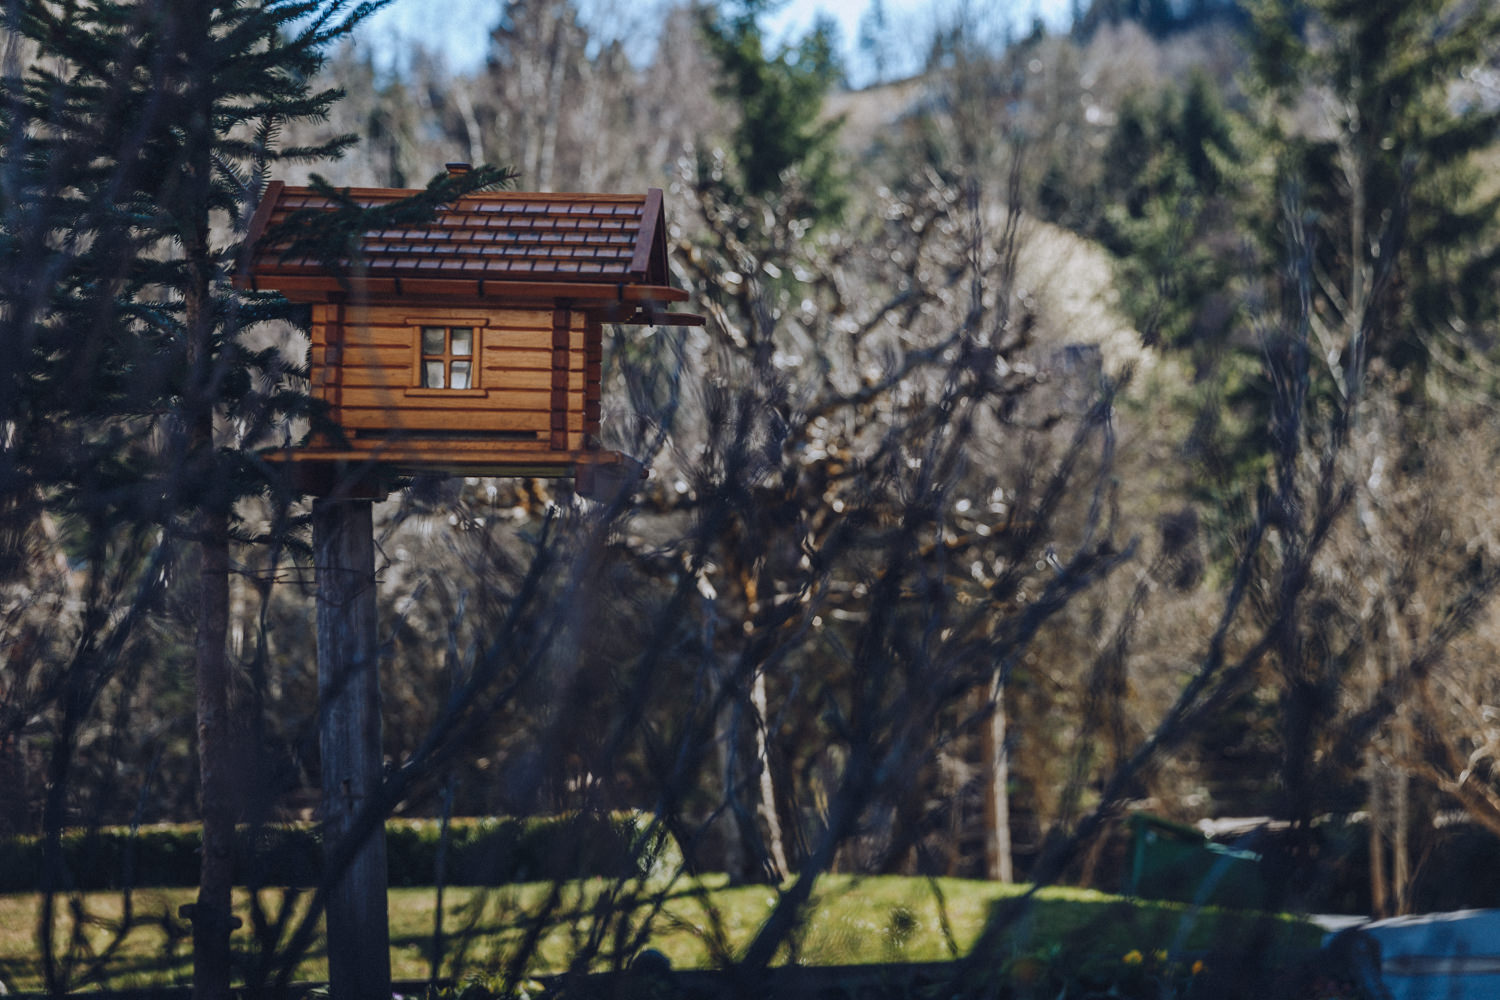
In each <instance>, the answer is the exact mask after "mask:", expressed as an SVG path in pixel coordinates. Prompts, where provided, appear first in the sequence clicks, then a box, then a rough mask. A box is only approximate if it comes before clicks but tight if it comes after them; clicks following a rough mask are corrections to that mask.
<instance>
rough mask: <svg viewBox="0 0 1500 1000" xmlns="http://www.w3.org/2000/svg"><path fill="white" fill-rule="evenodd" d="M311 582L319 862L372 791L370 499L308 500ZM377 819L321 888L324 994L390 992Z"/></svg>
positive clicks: (376, 685) (375, 758)
mask: <svg viewBox="0 0 1500 1000" xmlns="http://www.w3.org/2000/svg"><path fill="white" fill-rule="evenodd" d="M313 550H314V557H313V558H314V560H315V563H316V570H317V582H318V701H319V720H320V732H319V746H320V748H321V751H322V756H323V822H324V859H325V863H333V862H335V860H336V856H337V855H338V854H339V853H340V852H341V851H342V850H347V849H348V848H347V842H348V839H349V838H350V836H351V835H352V836H357V835H358V834H359V831H358V830H356V829H355V828H354V825H355V822H356V819H357V817H358V816H359V813H360V811H361V810H362V809H363V808H364V807H365V806H366V804H367V803H368V802H369V801H371V799H372V798H373V797H374V796H375V794H376V793H377V792H378V790H379V788H380V779H381V767H382V760H381V749H380V672H379V651H378V648H377V629H376V622H377V618H376V607H375V538H374V518H373V503H372V502H371V501H370V500H367V499H357V500H347V499H329V498H319V499H317V500H314V501H313ZM383 820H384V818H383V817H381V818H380V821H378V822H374V823H373V824H368V825H369V830H368V833H367V835H366V836H365V837H364V838H363V843H361V844H359V846H358V849H357V851H356V852H355V853H354V855H353V859H352V860H351V861H350V862H349V863H348V865H347V866H346V867H344V869H343V871H342V872H334V871H332V869H330V874H332V875H336V876H337V877H336V878H335V880H334V882H333V884H332V886H331V887H330V891H329V894H328V910H327V918H328V978H329V983H330V987H331V995H332V997H333V998H334V1000H368V998H381V997H389V996H390V995H391V946H390V923H389V917H388V914H387V908H386V859H385V823H384V821H383Z"/></svg>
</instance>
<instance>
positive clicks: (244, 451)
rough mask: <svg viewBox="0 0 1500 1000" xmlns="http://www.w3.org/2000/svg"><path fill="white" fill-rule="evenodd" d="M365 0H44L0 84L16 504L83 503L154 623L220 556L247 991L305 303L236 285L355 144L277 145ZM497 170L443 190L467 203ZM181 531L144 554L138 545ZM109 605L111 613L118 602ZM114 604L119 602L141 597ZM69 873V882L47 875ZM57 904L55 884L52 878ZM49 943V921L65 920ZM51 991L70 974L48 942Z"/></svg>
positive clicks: (88, 545) (221, 941)
mask: <svg viewBox="0 0 1500 1000" xmlns="http://www.w3.org/2000/svg"><path fill="white" fill-rule="evenodd" d="M382 5H383V3H382V2H375V3H364V4H361V5H359V6H358V7H355V8H353V9H352V10H350V9H348V5H347V3H346V2H345V0H178V2H174V3H171V4H158V3H153V2H148V0H83V2H70V3H57V2H52V0H24V2H14V3H10V4H8V5H7V6H6V8H5V19H6V20H5V26H6V28H7V29H8V30H9V31H10V32H12V33H13V34H14V35H15V36H17V37H18V38H20V39H23V40H24V43H23V44H27V45H29V46H31V47H32V50H33V52H34V53H35V55H36V58H34V59H32V60H31V61H30V65H29V68H28V69H27V71H26V72H25V73H24V75H23V74H22V73H20V72H19V70H18V68H17V69H15V70H14V71H12V72H10V73H8V74H7V75H6V77H5V79H4V82H3V93H0V115H3V121H0V125H3V127H4V130H5V135H6V137H7V143H6V146H5V148H4V152H3V159H0V259H3V261H4V265H5V266H4V267H3V269H0V270H3V272H4V273H3V276H0V303H3V308H0V323H3V326H4V332H5V337H6V343H7V345H8V347H9V350H8V351H7V352H6V353H5V362H4V363H5V366H6V367H5V369H4V371H3V373H0V374H3V376H4V378H3V382H0V420H3V421H5V422H6V426H8V427H10V428H12V432H11V433H9V434H8V435H7V438H6V441H5V444H4V448H3V452H0V462H3V473H4V475H3V477H0V478H3V482H0V488H3V489H4V490H5V491H6V494H7V496H6V503H5V504H4V508H3V509H4V510H5V511H6V512H7V514H8V515H10V516H13V517H17V518H25V517H28V516H34V514H35V513H36V512H37V511H39V510H42V509H52V510H56V511H58V512H60V513H61V514H63V515H65V516H66V517H68V518H69V519H70V521H71V522H72V523H75V524H78V525H79V526H80V527H79V532H80V535H79V538H80V541H79V544H80V545H81V546H82V548H83V551H84V552H85V553H86V554H87V558H89V559H90V560H92V561H94V563H95V566H94V571H96V572H103V570H104V567H103V566H102V564H103V563H105V562H106V561H107V560H112V561H113V565H111V566H109V567H108V569H109V571H110V572H129V571H130V570H131V569H132V568H134V570H135V571H136V572H135V574H134V580H135V582H134V583H133V584H132V586H131V587H129V588H125V587H122V588H119V592H120V593H121V595H122V598H121V600H122V601H123V602H124V604H125V610H127V611H128V614H126V615H125V616H124V617H123V618H122V619H120V620H121V621H123V622H125V623H126V624H128V625H134V626H136V627H138V626H139V623H140V622H141V621H142V620H143V619H144V617H145V616H148V615H149V614H150V613H151V612H152V611H153V609H155V608H156V607H157V606H158V604H159V602H160V600H161V598H162V595H163V593H164V590H165V587H166V585H167V582H168V580H169V576H168V574H166V573H165V572H164V571H163V566H164V565H166V564H168V563H170V562H171V561H172V560H173V558H174V555H173V553H174V552H175V551H176V550H177V549H178V548H179V547H181V545H182V543H184V542H189V543H191V544H192V546H193V547H194V548H195V549H196V553H197V563H198V569H197V590H198V600H197V610H196V616H195V617H196V625H195V627H196V642H195V648H196V652H195V661H196V666H195V676H196V690H197V699H198V703H197V723H198V724H197V735H198V755H199V771H200V778H201V803H200V807H201V810H202V815H203V825H204V837H203V842H204V850H203V859H202V865H203V867H202V878H201V883H200V889H199V897H198V901H197V903H196V904H195V907H194V910H193V933H194V989H195V993H196V995H199V996H224V995H227V993H228V988H229V975H230V952H229V931H230V913H229V902H230V900H229V888H230V880H231V871H230V860H231V859H230V853H231V845H232V838H233V829H234V822H235V815H234V812H233V807H232V805H231V800H230V798H229V792H230V789H231V786H232V785H233V783H234V782H235V779H236V774H235V773H234V763H235V762H234V761H232V760H231V759H230V757H229V752H228V751H229V743H228V737H229V733H228V712H229V700H228V692H229V690H230V687H231V674H230V670H229V663H228V660H227V655H226V647H225V641H226V631H227V614H228V573H229V567H230V545H231V542H232V541H233V540H235V539H236V538H243V535H244V532H243V528H242V526H240V525H237V524H236V523H235V520H234V513H235V504H236V501H237V500H239V499H240V498H241V497H243V496H245V495H247V494H248V493H252V492H255V491H257V490H259V489H260V488H261V483H262V474H261V470H260V463H259V461H258V460H257V459H256V458H255V456H254V453H253V448H254V447H255V446H256V445H258V444H265V443H270V442H271V441H272V438H271V435H272V432H273V431H276V430H278V429H279V428H280V426H281V423H280V422H281V420H282V419H283V418H284V417H285V415H286V414H288V413H290V412H294V411H301V410H303V409H305V398H304V397H303V396H302V395H301V394H300V393H297V392H294V391H291V390H290V389H289V388H288V387H287V383H286V380H285V378H284V376H285V375H287V374H288V372H287V370H286V369H287V366H286V365H285V364H284V363H283V361H282V359H281V355H280V353H279V352H278V351H277V350H276V349H274V348H272V349H268V350H263V351H254V350H250V349H248V348H247V347H246V346H245V342H244V340H243V334H244V333H245V332H246V331H247V330H248V329H249V328H250V327H252V326H254V325H256V324H258V323H261V322H262V321H265V320H268V319H273V318H281V319H286V318H288V317H290V316H291V315H293V314H292V313H291V312H290V310H289V309H288V307H287V305H286V303H284V302H282V301H280V300H279V299H277V298H275V297H270V296H257V295H246V294H243V293H239V292H236V291H235V290H233V288H232V279H233V277H234V275H235V273H236V271H237V270H239V269H240V268H242V267H244V266H245V265H246V263H247V261H248V256H247V254H246V252H245V251H246V250H247V249H248V248H247V247H246V246H245V245H244V243H243V233H244V230H245V226H246V224H247V222H248V219H249V216H250V214H251V212H252V210H253V208H254V206H255V203H256V200H257V198H258V196H259V194H260V192H261V190H262V188H263V187H264V185H265V183H266V180H267V177H268V173H269V171H270V170H271V169H272V167H273V166H274V165H276V164H278V163H285V162H289V161H293V162H295V161H310V160H316V159H321V158H325V157H328V156H332V155H336V154H337V153H338V152H339V151H340V150H342V149H343V148H344V147H345V146H346V145H348V144H349V143H350V142H351V141H352V139H351V138H350V137H342V138H337V139H334V140H331V141H329V142H326V143H323V144H320V145H317V146H312V147H292V148H284V147H280V146H279V145H278V137H279V133H280V130H281V128H282V126H283V125H284V124H285V123H288V122H295V121H299V120H303V121H305V120H318V119H321V118H322V117H323V116H324V115H325V114H326V112H327V110H328V108H329V106H330V105H331V104H332V102H333V101H335V100H336V99H337V98H338V96H339V94H338V92H337V91H335V90H332V89H318V88H315V87H314V86H313V84H312V81H313V79H314V78H315V76H316V74H317V71H318V69H319V67H320V66H321V64H322V61H323V54H324V52H325V50H326V49H327V47H328V46H329V44H330V43H332V42H333V41H335V40H337V39H339V38H341V37H343V36H345V35H347V33H348V32H349V31H350V30H351V28H352V27H353V26H354V25H355V24H356V23H357V22H358V21H359V20H361V19H362V18H363V17H365V16H366V15H368V14H369V13H371V12H373V11H374V10H375V9H378V8H379V7H380V6H382ZM494 179H495V178H494V176H493V174H492V172H488V171H478V172H475V173H474V174H473V175H471V176H470V177H468V178H465V179H464V180H462V181H456V182H447V183H443V184H437V185H435V186H434V189H433V190H432V191H430V192H429V196H430V197H429V200H432V199H436V200H445V199H447V200H451V198H452V197H453V196H456V195H457V194H459V193H461V192H462V189H464V188H466V187H472V186H477V185H480V184H485V183H489V182H490V181H493V180H494ZM153 526H155V527H158V528H160V529H165V530H160V531H157V532H156V537H157V539H158V542H157V545H156V548H155V551H154V552H152V554H151V555H150V557H149V558H137V560H136V563H135V564H134V566H133V567H132V564H130V563H122V562H121V561H120V559H119V557H118V555H117V553H118V551H119V548H120V546H119V544H118V539H119V538H121V537H122V536H124V537H136V536H138V535H139V534H140V532H141V531H142V529H143V528H144V529H147V530H150V529H152V527H153ZM109 610H110V609H101V614H100V618H101V621H108V620H111V614H105V613H103V612H105V611H109ZM114 617H116V618H118V617H119V616H118V615H115V616H114ZM125 638H128V636H122V635H121V633H120V631H119V629H118V628H116V629H115V631H114V632H112V633H110V634H109V635H107V636H101V637H99V638H96V637H94V636H93V635H86V636H85V639H84V646H83V652H81V653H80V654H79V655H76V656H75V657H74V659H73V660H72V661H71V662H70V663H69V664H67V666H66V669H65V670H64V671H63V676H62V679H61V683H62V685H63V687H64V689H65V691H66V695H65V696H64V697H63V698H62V701H63V703H64V706H65V707H64V711H63V723H62V731H61V734H60V735H61V737H62V738H61V739H59V740H58V741H57V742H56V744H55V745H54V747H53V754H54V763H53V766H52V774H51V777H52V778H53V779H54V780H53V781H52V783H51V786H50V788H49V798H48V803H47V812H48V815H47V817H46V829H47V834H48V836H49V844H50V845H51V846H52V850H51V853H50V855H49V862H50V863H49V871H51V870H54V869H55V867H56V861H57V852H56V849H55V847H56V843H57V838H58V835H59V833H60V829H61V825H62V822H63V817H64V815H65V810H66V805H67V801H66V796H67V794H68V782H67V780H66V779H67V776H68V768H69V761H70V758H71V755H72V754H73V752H74V749H75V747H74V742H75V741H76V738H77V736H78V731H79V729H80V727H81V725H82V720H83V718H84V717H85V716H86V715H87V714H88V713H89V712H90V711H91V710H92V705H93V702H94V700H95V699H96V698H97V697H98V695H99V692H100V691H101V690H102V688H103V686H104V684H105V683H106V682H107V681H108V680H109V679H110V677H111V676H112V675H113V674H114V673H117V672H118V671H119V670H120V669H121V661H122V656H123V651H124V650H125V649H126V648H127V647H126V644H125V642H124V639H125ZM44 884H46V885H48V886H51V887H57V886H58V885H60V883H59V881H58V880H57V878H55V877H51V876H49V881H47V882H46V883H44ZM47 902H48V905H50V902H51V895H50V893H49V894H48V896H47ZM41 926H42V929H43V930H42V933H43V935H44V937H45V936H46V935H47V934H48V933H49V930H50V926H51V920H50V916H48V917H45V918H44V919H43V920H42V922H41ZM43 943H44V948H43V951H44V955H43V960H44V963H45V968H46V973H47V981H48V987H49V989H52V990H55V991H61V990H63V989H65V988H66V983H65V982H64V981H63V979H62V973H61V971H60V970H58V969H57V967H56V966H55V964H54V963H53V962H52V960H51V958H52V956H51V946H50V941H44V942H43Z"/></svg>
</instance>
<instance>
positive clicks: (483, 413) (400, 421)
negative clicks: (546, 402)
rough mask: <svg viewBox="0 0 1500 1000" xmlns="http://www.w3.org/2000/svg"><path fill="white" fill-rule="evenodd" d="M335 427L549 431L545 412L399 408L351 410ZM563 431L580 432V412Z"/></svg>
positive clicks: (340, 416)
mask: <svg viewBox="0 0 1500 1000" xmlns="http://www.w3.org/2000/svg"><path fill="white" fill-rule="evenodd" d="M338 421H339V424H340V425H341V426H342V427H343V428H344V429H345V430H350V431H443V432H452V433H469V432H485V431H495V432H504V431H547V432H551V431H552V430H553V424H552V414H551V412H550V411H549V410H545V409H543V410H440V409H416V408H410V407H402V408H401V409H392V408H389V407H376V408H364V407H351V406H349V405H347V404H346V405H344V406H342V407H340V409H339V412H338ZM565 421H566V429H567V430H570V431H572V430H576V431H579V432H582V431H583V429H584V418H583V413H582V411H581V410H574V411H570V412H568V413H567V414H566V417H565Z"/></svg>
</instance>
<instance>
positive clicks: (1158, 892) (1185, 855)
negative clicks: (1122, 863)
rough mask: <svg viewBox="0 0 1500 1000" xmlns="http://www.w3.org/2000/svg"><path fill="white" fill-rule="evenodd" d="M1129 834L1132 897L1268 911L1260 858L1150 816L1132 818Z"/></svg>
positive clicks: (1181, 825) (1129, 887)
mask: <svg viewBox="0 0 1500 1000" xmlns="http://www.w3.org/2000/svg"><path fill="white" fill-rule="evenodd" d="M1130 834H1131V844H1132V851H1131V865H1130V884H1129V885H1128V886H1127V887H1126V890H1125V891H1126V893H1127V894H1128V895H1131V896H1138V897H1141V898H1144V899H1170V900H1176V901H1177V902H1182V903H1197V904H1200V905H1211V906H1224V907H1229V908H1232V909H1237V910H1259V909H1263V908H1264V907H1265V904H1266V898H1267V892H1266V880H1265V873H1264V870H1263V869H1262V867H1261V862H1260V855H1258V854H1255V853H1253V852H1251V851H1238V850H1235V849H1233V848H1230V847H1225V846H1224V845H1222V844H1215V843H1213V842H1212V841H1210V840H1209V839H1208V838H1207V837H1205V836H1204V835H1203V834H1202V833H1200V832H1199V831H1198V830H1195V829H1193V828H1192V827H1190V826H1186V825H1184V824H1182V823H1174V822H1172V821H1171V820H1166V819H1162V818H1161V817H1159V816H1152V815H1150V814H1148V813H1136V814H1135V815H1133V816H1131V817H1130Z"/></svg>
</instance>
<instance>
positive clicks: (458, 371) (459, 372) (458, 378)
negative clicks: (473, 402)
mask: <svg viewBox="0 0 1500 1000" xmlns="http://www.w3.org/2000/svg"><path fill="white" fill-rule="evenodd" d="M469 365H470V362H468V361H455V362H453V388H455V389H467V388H468V387H469Z"/></svg>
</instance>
